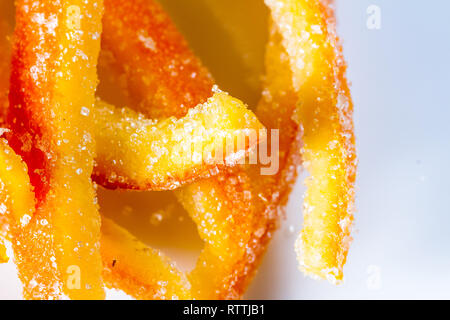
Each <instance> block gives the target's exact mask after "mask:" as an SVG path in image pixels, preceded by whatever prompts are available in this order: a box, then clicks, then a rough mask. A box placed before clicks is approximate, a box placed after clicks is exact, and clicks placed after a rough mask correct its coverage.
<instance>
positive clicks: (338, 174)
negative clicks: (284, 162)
mask: <svg viewBox="0 0 450 320" xmlns="http://www.w3.org/2000/svg"><path fill="white" fill-rule="evenodd" d="M266 4H267V5H268V6H269V7H270V8H271V13H272V17H273V19H274V21H275V24H276V27H277V29H278V30H279V32H280V33H281V34H282V36H283V41H282V43H283V46H284V47H285V49H286V52H287V54H288V57H289V61H290V65H291V69H292V82H293V85H294V89H295V91H296V92H297V94H298V96H299V101H298V112H297V114H296V117H297V121H298V122H299V123H300V124H301V125H302V127H303V130H304V133H303V143H304V146H303V148H302V155H303V158H304V165H305V167H306V169H307V170H308V171H309V173H310V177H309V178H308V179H307V180H306V185H307V188H308V189H307V192H306V195H305V199H304V226H303V231H302V233H301V235H300V237H299V239H298V241H297V244H296V250H297V253H298V259H299V262H300V268H301V269H302V270H303V271H304V272H305V273H306V274H308V275H311V276H313V277H318V278H322V279H328V280H329V281H330V282H332V283H338V282H340V281H341V280H342V277H343V271H342V269H343V266H344V264H345V260H346V256H347V252H348V249H349V245H350V242H351V235H350V233H351V227H352V222H353V210H354V207H353V206H354V182H355V173H356V155H355V144H354V143H355V141H354V135H353V120H352V113H353V104H352V101H351V97H350V92H349V88H348V84H347V80H346V78H345V70H346V65H345V62H344V59H343V56H342V48H341V45H340V43H339V41H338V38H337V35H336V27H335V20H334V16H333V10H332V7H331V6H330V2H329V1H311V0H298V1H297V0H295V1H294V0H282V1H276V0H266Z"/></svg>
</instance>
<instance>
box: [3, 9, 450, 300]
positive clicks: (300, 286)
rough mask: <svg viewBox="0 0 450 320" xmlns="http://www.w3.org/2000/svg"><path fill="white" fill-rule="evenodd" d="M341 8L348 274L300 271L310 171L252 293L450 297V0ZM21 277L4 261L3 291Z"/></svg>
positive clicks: (10, 290)
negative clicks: (347, 101) (373, 18)
mask: <svg viewBox="0 0 450 320" xmlns="http://www.w3.org/2000/svg"><path fill="white" fill-rule="evenodd" d="M371 4H375V5H378V6H379V7H380V8H381V14H382V16H381V23H382V24H381V29H380V30H369V29H367V27H366V20H367V17H368V16H367V14H366V9H367V8H368V7H369V5H371ZM337 8H338V12H337V14H338V24H339V34H340V36H341V37H342V39H343V42H344V52H345V57H346V60H347V61H348V63H349V69H348V77H349V79H350V81H351V83H352V87H351V88H352V94H353V99H354V103H355V125H356V136H357V145H358V156H359V169H358V182H357V213H356V229H357V230H356V232H355V233H354V243H353V245H352V247H351V250H350V254H349V256H348V262H347V265H346V267H345V283H344V284H343V285H341V286H338V287H334V286H332V285H330V284H328V283H326V282H323V281H322V282H317V281H314V280H310V279H308V278H305V277H304V276H303V275H302V274H301V273H300V272H299V271H297V262H296V260H295V254H294V249H293V247H294V241H295V238H296V234H293V233H292V232H290V229H292V227H291V226H293V227H294V228H295V230H296V231H297V230H300V228H301V202H302V199H301V196H302V194H303V192H304V188H303V186H302V185H301V181H302V180H303V177H304V176H305V174H303V175H302V176H301V177H300V179H299V183H298V184H297V186H296V188H295V190H294V192H293V194H292V196H291V201H290V202H289V205H288V217H287V220H286V221H284V222H283V224H282V226H281V229H280V230H279V232H278V233H277V234H276V235H275V237H274V239H273V241H272V243H271V244H270V246H269V249H268V252H267V254H266V256H265V258H264V261H263V263H262V266H261V267H260V269H259V273H258V275H257V276H256V278H255V279H254V281H253V284H252V285H251V287H250V289H249V291H248V293H247V295H246V297H247V298H256V299H339V298H343V299H346V298H361V299H366V298H375V299H378V298H387V299H391V298H450V289H449V288H450V252H449V251H450V250H449V245H450V232H449V231H450V209H449V202H450V201H449V198H450V186H449V181H450V169H449V164H450V141H449V139H450V125H449V124H448V122H449V118H450V108H449V107H450V103H449V96H448V91H449V89H450V88H449V87H450V19H449V18H448V17H449V14H450V2H448V1H444V0H440V1H438V0H432V1H430V0H429V1H425V0H423V1H418V0H415V1H413V0H384V1H383V0H371V1H367V0H337ZM376 273H377V274H376ZM377 277H378V279H379V280H380V281H379V282H378V283H376V282H375V283H374V282H373V281H372V282H371V280H374V279H376V278H377ZM371 283H372V286H371V285H370V284H371ZM19 287H20V286H19V284H18V280H17V277H16V275H15V272H14V268H13V266H12V265H11V264H8V265H0V299H2V298H3V299H4V298H18V297H20V292H19ZM109 297H110V298H119V297H123V295H122V294H120V293H117V292H109Z"/></svg>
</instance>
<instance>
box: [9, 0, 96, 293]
mask: <svg viewBox="0 0 450 320" xmlns="http://www.w3.org/2000/svg"><path fill="white" fill-rule="evenodd" d="M102 12H103V5H102V1H97V0H92V1H84V0H67V1H62V2H55V1H51V0H19V1H16V29H15V33H14V38H15V39H14V46H13V58H12V76H11V90H10V111H9V115H8V124H9V125H10V127H11V129H12V131H13V134H11V135H9V141H10V145H11V146H12V148H13V149H14V150H15V151H16V152H17V153H18V154H19V155H21V156H22V158H23V159H24V161H25V162H26V163H27V165H28V172H29V175H30V180H31V183H32V185H33V187H34V192H35V194H36V199H37V206H36V211H35V213H34V215H33V217H32V219H31V221H30V223H29V224H28V225H27V227H26V228H25V230H23V232H21V233H20V234H19V235H17V237H16V241H15V243H16V244H14V243H13V245H14V252H15V256H16V257H15V258H16V261H17V266H18V269H19V276H20V278H21V280H22V282H23V283H24V297H25V298H32V299H57V298H61V297H62V296H63V294H64V295H67V296H68V297H70V298H72V299H81V298H82V299H99V298H103V297H104V290H103V284H102V279H101V273H102V263H101V256H100V250H99V244H100V216H99V213H98V206H97V202H96V196H95V191H94V188H93V185H92V183H91V179H90V177H91V173H92V169H93V158H94V152H95V146H94V141H93V138H92V134H91V132H90V127H91V124H92V119H91V117H89V116H87V115H86V113H85V112H84V110H85V108H92V107H93V105H94V102H95V89H96V85H97V76H96V65H97V57H98V53H99V51H100V34H101V17H102Z"/></svg>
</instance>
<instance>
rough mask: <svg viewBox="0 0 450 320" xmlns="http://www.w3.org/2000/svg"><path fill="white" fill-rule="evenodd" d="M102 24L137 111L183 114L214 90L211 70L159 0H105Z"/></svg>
mask: <svg viewBox="0 0 450 320" xmlns="http://www.w3.org/2000/svg"><path fill="white" fill-rule="evenodd" d="M103 30H104V32H103V35H102V49H103V51H105V52H106V53H108V55H109V56H110V57H111V58H112V59H111V60H112V63H111V65H112V66H113V67H114V68H116V69H119V72H120V73H121V74H124V75H125V77H126V83H127V85H126V88H127V89H128V92H129V97H130V99H131V101H130V102H131V105H133V106H135V107H136V108H137V110H138V111H140V112H142V113H143V114H145V115H147V116H149V117H150V118H152V119H156V118H166V117H171V116H175V117H182V116H184V115H185V114H186V113H187V111H188V110H189V109H190V108H193V107H195V106H196V105H197V104H199V103H203V102H206V99H207V98H209V97H210V96H211V89H212V87H213V80H212V78H211V76H210V74H209V73H208V71H207V70H206V69H205V68H204V67H203V66H202V65H201V63H200V61H199V60H198V59H197V58H196V57H195V55H194V54H193V53H192V51H191V50H190V49H189V46H188V44H187V43H186V41H185V39H184V37H183V36H182V35H181V33H180V32H179V31H178V30H177V28H176V26H175V24H174V23H173V22H172V20H171V19H170V17H169V16H168V15H167V13H166V12H165V11H164V10H163V9H162V8H161V6H160V4H159V3H157V2H156V1H155V0H133V1H129V0H105V15H104V18H103ZM130 52H132V54H130Z"/></svg>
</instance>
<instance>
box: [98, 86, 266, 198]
mask: <svg viewBox="0 0 450 320" xmlns="http://www.w3.org/2000/svg"><path fill="white" fill-rule="evenodd" d="M94 120H95V124H94V128H95V133H94V137H95V140H96V142H97V156H96V167H95V169H94V175H95V176H96V180H97V181H101V184H102V185H103V186H107V187H109V188H112V189H115V188H117V187H122V188H130V189H140V190H168V189H175V188H177V187H179V186H180V185H183V184H186V183H189V182H192V181H193V180H196V179H198V178H199V177H207V176H210V175H214V174H215V173H217V172H218V168H219V167H223V166H224V165H227V166H231V165H234V164H235V163H237V162H238V161H240V160H241V159H242V158H244V157H245V155H246V154H247V153H248V151H249V150H250V149H252V148H254V147H255V146H256V144H257V142H258V141H257V140H255V141H251V142H250V143H246V144H245V145H237V146H236V150H233V149H234V147H235V144H236V142H237V141H238V139H239V138H240V137H245V136H246V135H248V131H250V130H254V131H255V132H258V131H259V130H261V129H263V126H262V125H261V124H260V123H259V121H258V119H257V118H256V116H255V115H254V114H253V113H252V112H251V111H250V110H248V109H247V108H246V107H245V105H244V104H243V103H242V102H241V101H239V100H238V99H235V98H232V97H231V96H229V95H228V94H226V93H224V92H217V93H215V94H214V95H213V96H212V97H211V98H209V99H208V100H207V101H206V102H205V103H203V104H199V105H198V106H196V107H195V108H192V109H190V110H189V111H188V113H187V114H186V115H185V116H184V117H182V118H180V119H177V118H176V117H170V118H166V119H161V120H159V121H158V120H149V119H146V118H145V117H144V116H143V115H142V114H138V113H136V112H134V111H132V110H130V109H128V108H122V109H117V108H114V107H113V106H111V105H108V104H106V103H104V102H102V101H100V100H99V101H98V102H97V105H96V108H95V110H94ZM227 150H231V151H232V152H230V153H229V154H228V153H227V152H226V151H227ZM219 151H220V152H221V153H222V154H223V155H224V157H223V164H221V163H217V162H216V161H214V157H215V154H217V152H219Z"/></svg>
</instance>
